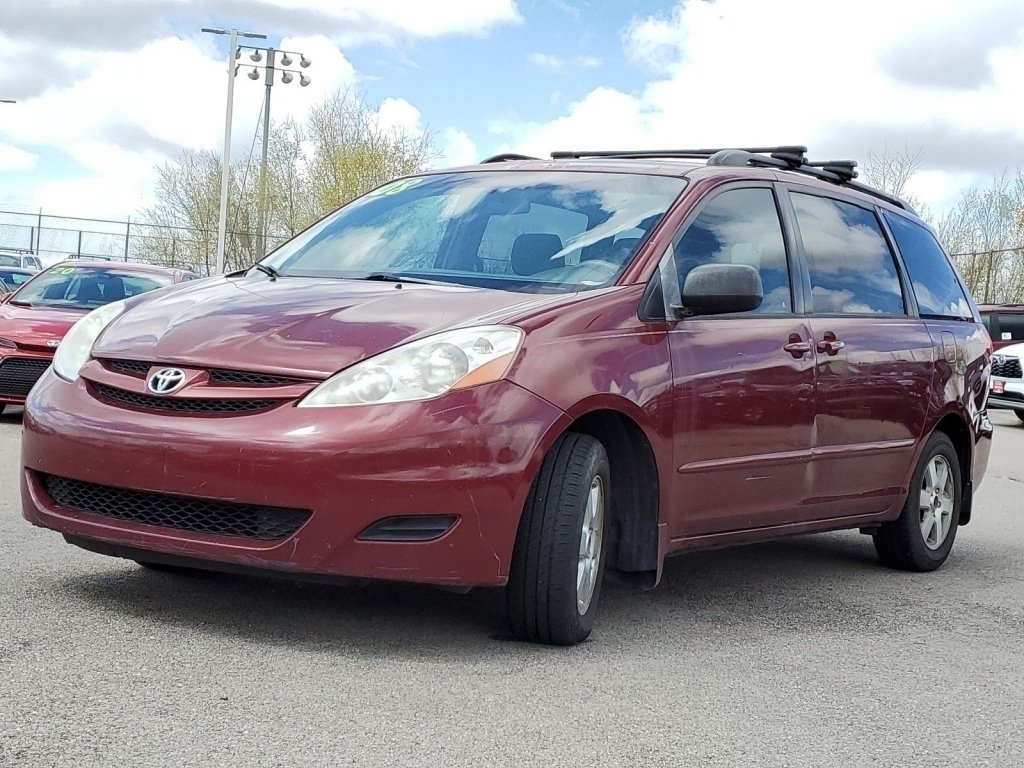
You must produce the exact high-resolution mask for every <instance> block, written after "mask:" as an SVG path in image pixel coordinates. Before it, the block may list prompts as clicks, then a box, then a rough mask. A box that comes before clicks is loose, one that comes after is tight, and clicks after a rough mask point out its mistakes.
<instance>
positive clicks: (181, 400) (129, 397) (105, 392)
mask: <svg viewBox="0 0 1024 768" xmlns="http://www.w3.org/2000/svg"><path fill="white" fill-rule="evenodd" d="M90 386H91V387H92V388H93V389H94V390H95V392H96V393H98V394H99V395H100V396H101V397H103V398H105V399H107V400H112V401H114V402H116V403H120V404H122V405H130V406H132V407H135V408H142V409H145V410H147V411H162V412H168V411H170V412H173V413H193V414H199V415H204V414H205V415H211V416H232V415H238V414H243V413H257V412H259V411H265V410H267V409H269V408H273V407H274V406H275V405H278V404H279V403H281V402H282V401H281V400H269V399H262V400H254V399H248V398H247V399H239V400H229V399H226V398H202V399H200V398H196V397H156V396H154V395H143V394H140V393H138V392H129V391H128V390H126V389H120V388H119V387H112V386H110V385H109V384H100V383H99V382H91V384H90Z"/></svg>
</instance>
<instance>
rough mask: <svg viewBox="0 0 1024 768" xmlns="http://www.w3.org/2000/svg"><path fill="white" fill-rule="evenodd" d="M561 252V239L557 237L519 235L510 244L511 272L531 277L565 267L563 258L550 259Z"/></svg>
mask: <svg viewBox="0 0 1024 768" xmlns="http://www.w3.org/2000/svg"><path fill="white" fill-rule="evenodd" d="M561 250H562V238H560V237H559V236H558V235H546V234H527V235H519V237H517V238H516V239H515V242H514V243H513V244H512V255H511V261H512V271H513V272H515V273H516V274H517V275H533V274H536V273H537V272H543V271H544V270H545V269H557V268H559V267H564V266H565V257H564V256H559V257H558V258H557V259H554V258H552V257H553V256H554V255H555V254H556V253H558V252H559V251H561Z"/></svg>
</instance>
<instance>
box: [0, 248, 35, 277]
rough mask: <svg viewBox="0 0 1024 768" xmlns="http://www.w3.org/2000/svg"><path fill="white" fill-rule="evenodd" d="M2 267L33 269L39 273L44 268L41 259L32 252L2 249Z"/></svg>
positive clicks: (0, 251) (0, 260)
mask: <svg viewBox="0 0 1024 768" xmlns="http://www.w3.org/2000/svg"><path fill="white" fill-rule="evenodd" d="M0 267H18V268H19V269H31V270H32V271H33V272H39V271H40V270H42V268H43V264H42V262H41V261H40V260H39V257H38V256H36V255H35V254H33V253H32V252H30V251H18V250H10V249H7V248H0Z"/></svg>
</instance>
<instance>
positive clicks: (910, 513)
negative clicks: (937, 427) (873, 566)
mask: <svg viewBox="0 0 1024 768" xmlns="http://www.w3.org/2000/svg"><path fill="white" fill-rule="evenodd" d="M962 502H963V478H962V477H961V474H960V459H959V457H958V456H957V454H956V449H955V448H953V443H952V442H951V441H950V439H949V438H948V437H947V436H946V435H944V434H943V433H941V432H935V433H933V434H932V436H931V437H929V438H928V442H927V443H925V447H924V451H923V452H922V453H921V459H920V461H919V462H918V464H917V468H916V469H915V470H914V475H913V477H912V478H911V481H910V493H908V494H907V501H906V503H904V505H903V511H902V512H901V513H900V516H899V517H898V518H896V520H894V521H892V522H891V523H882V525H881V527H880V528H879V530H878V533H876V534H875V535H874V541H875V551H876V552H878V558H879V559H880V560H881V561H882V564H883V565H887V566H889V567H890V568H898V569H900V570H904V571H934V570H935V569H936V568H938V567H939V566H940V565H942V564H943V563H944V562H945V561H946V557H948V556H949V551H950V549H952V548H953V541H954V539H956V530H957V526H958V525H959V523H960V505H961V504H962Z"/></svg>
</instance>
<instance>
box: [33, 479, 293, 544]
mask: <svg viewBox="0 0 1024 768" xmlns="http://www.w3.org/2000/svg"><path fill="white" fill-rule="evenodd" d="M39 477H40V479H41V480H42V483H43V487H44V488H46V492H47V493H48V494H50V497H51V498H52V499H53V500H54V501H55V502H57V503H58V504H60V505H61V506H63V507H69V508H71V509H74V510H78V511H80V512H88V513H90V514H93V515H103V516H104V517H114V518H117V519H118V520H130V521H131V522H135V523H145V524H146V525H156V526H160V527H162V528H174V529H177V530H180V531H194V532H196V533H215V534H219V535H221V536H238V537H240V538H246V539H259V540H261V541H278V540H280V539H284V538H287V537H288V536H291V535H292V534H293V533H295V531H297V530H298V529H299V527H300V526H301V525H302V524H303V523H305V522H306V521H307V520H308V519H309V516H310V514H311V513H310V512H309V510H305V509H291V508H288V507H265V506H259V505H256V504H236V503H233V502H229V501H217V500H214V499H198V498H194V497H191V496H176V495H173V494H169V493H153V492H151V491H132V490H128V489H126V488H114V487H112V486H109V485H97V484H96V483H86V482H83V481H81V480H71V479H70V478H67V477H58V476H57V475H43V474H41V475H39Z"/></svg>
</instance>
